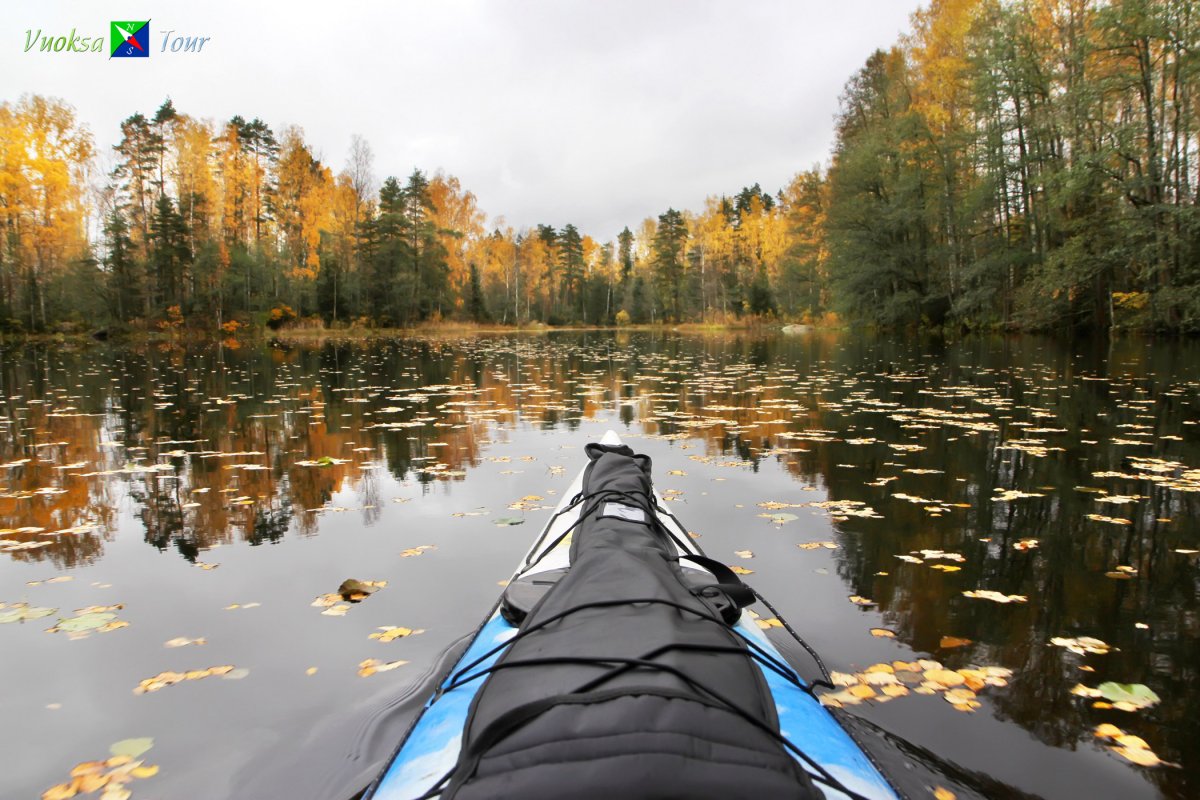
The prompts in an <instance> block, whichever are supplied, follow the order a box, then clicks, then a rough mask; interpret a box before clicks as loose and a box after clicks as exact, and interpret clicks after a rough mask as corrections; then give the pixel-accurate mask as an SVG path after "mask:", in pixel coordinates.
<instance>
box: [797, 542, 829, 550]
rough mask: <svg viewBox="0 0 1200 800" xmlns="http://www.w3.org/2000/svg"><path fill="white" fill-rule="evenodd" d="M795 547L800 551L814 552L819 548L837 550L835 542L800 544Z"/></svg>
mask: <svg viewBox="0 0 1200 800" xmlns="http://www.w3.org/2000/svg"><path fill="white" fill-rule="evenodd" d="M796 547H799V548H800V549H801V550H816V549H817V548H820V547H823V548H825V549H826V550H837V549H838V545H837V542H803V543H801V544H798V545H796Z"/></svg>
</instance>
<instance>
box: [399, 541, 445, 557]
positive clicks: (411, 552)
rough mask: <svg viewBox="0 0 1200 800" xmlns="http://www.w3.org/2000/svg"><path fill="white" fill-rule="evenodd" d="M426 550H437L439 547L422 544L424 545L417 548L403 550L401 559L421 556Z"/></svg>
mask: <svg viewBox="0 0 1200 800" xmlns="http://www.w3.org/2000/svg"><path fill="white" fill-rule="evenodd" d="M426 550H437V547H435V546H434V545H431V544H422V545H418V546H416V547H410V548H408V549H407V550H402V551H401V552H400V557H401V558H413V557H414V556H419V555H421V554H422V553H424V552H425V551H426Z"/></svg>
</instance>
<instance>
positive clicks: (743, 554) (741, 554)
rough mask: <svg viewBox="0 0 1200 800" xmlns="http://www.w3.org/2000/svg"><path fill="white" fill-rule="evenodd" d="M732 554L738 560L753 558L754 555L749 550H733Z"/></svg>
mask: <svg viewBox="0 0 1200 800" xmlns="http://www.w3.org/2000/svg"><path fill="white" fill-rule="evenodd" d="M733 554H734V555H735V556H737V557H738V558H754V553H753V551H751V550H734V551H733Z"/></svg>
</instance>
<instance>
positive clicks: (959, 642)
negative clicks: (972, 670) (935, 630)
mask: <svg viewBox="0 0 1200 800" xmlns="http://www.w3.org/2000/svg"><path fill="white" fill-rule="evenodd" d="M968 644H971V640H970V639H963V638H960V637H958V636H943V637H942V638H941V639H940V640H939V641H938V648H939V649H941V650H949V649H951V648H954V647H964V646H966V645H968Z"/></svg>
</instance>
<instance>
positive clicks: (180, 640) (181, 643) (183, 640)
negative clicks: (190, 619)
mask: <svg viewBox="0 0 1200 800" xmlns="http://www.w3.org/2000/svg"><path fill="white" fill-rule="evenodd" d="M189 644H208V640H207V639H188V638H187V637H185V636H177V637H176V638H174V639H170V640H168V641H166V642H163V647H187V646H188V645H189Z"/></svg>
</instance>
